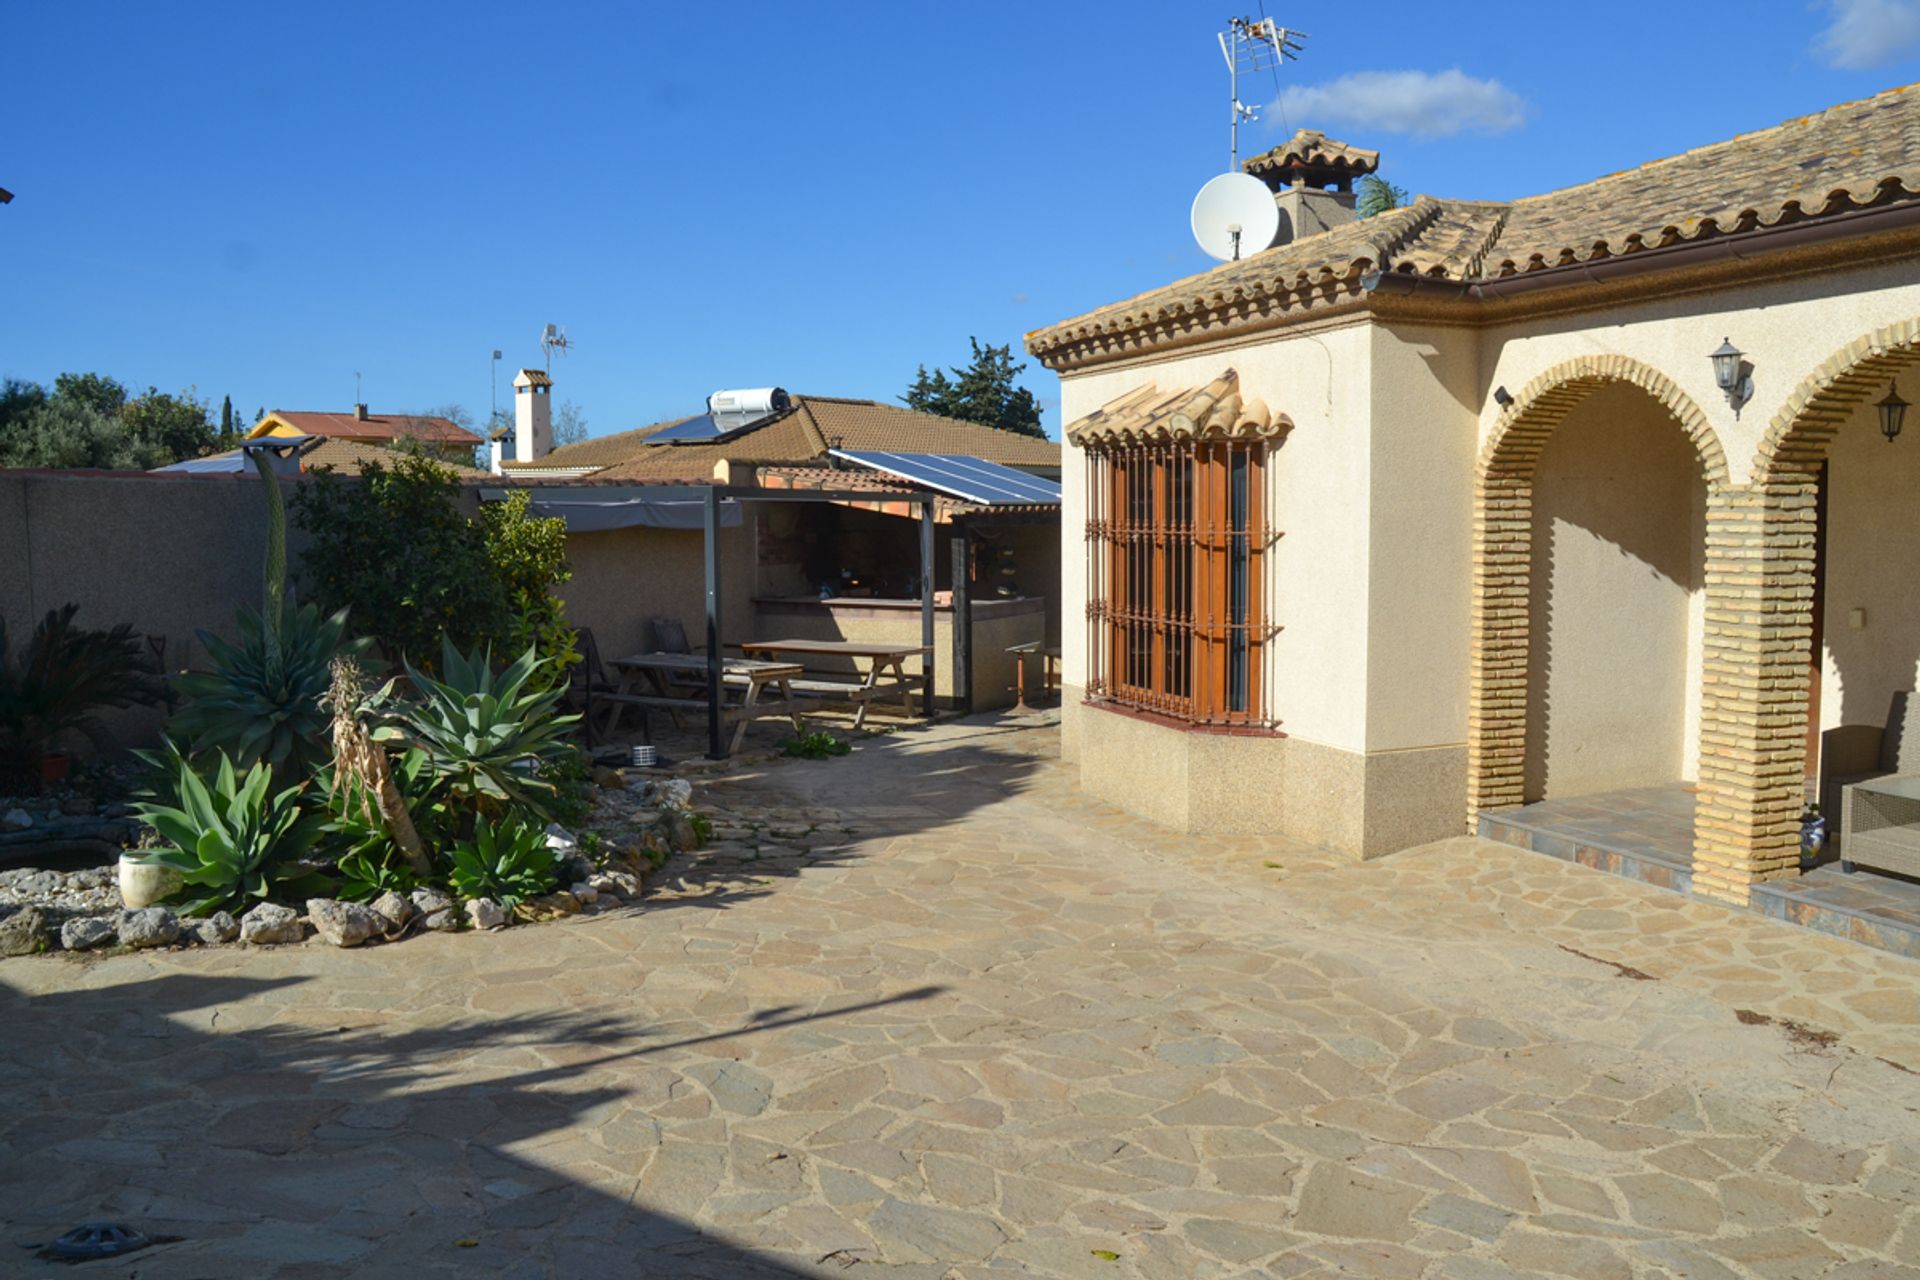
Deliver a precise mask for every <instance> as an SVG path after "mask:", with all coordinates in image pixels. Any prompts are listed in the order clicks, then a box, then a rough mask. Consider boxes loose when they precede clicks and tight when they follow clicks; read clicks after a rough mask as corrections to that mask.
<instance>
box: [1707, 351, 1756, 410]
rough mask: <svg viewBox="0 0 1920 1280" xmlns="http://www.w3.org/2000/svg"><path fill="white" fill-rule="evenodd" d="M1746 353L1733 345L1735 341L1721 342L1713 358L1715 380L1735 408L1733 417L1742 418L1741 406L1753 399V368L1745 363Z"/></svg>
mask: <svg viewBox="0 0 1920 1280" xmlns="http://www.w3.org/2000/svg"><path fill="white" fill-rule="evenodd" d="M1745 356H1746V353H1745V352H1744V351H1742V350H1740V348H1738V347H1736V346H1734V345H1733V339H1731V338H1725V339H1722V340H1721V343H1720V349H1719V350H1718V351H1715V352H1714V353H1713V355H1712V357H1711V359H1712V360H1713V380H1714V382H1715V383H1716V384H1717V385H1718V386H1719V388H1720V389H1721V390H1722V391H1724V392H1726V393H1727V403H1728V404H1730V405H1732V406H1733V416H1734V417H1736V418H1737V417H1739V416H1740V406H1741V405H1743V404H1745V403H1746V402H1747V401H1749V400H1751V399H1753V367H1752V366H1751V365H1749V364H1746V363H1745Z"/></svg>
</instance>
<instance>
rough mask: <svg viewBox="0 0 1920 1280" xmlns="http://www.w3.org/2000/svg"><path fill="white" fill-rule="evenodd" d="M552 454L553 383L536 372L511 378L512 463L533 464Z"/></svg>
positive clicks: (525, 372)
mask: <svg viewBox="0 0 1920 1280" xmlns="http://www.w3.org/2000/svg"><path fill="white" fill-rule="evenodd" d="M552 452H553V379H552V378H551V377H550V376H548V375H547V374H545V373H543V372H541V371H540V370H538V369H522V370H521V371H520V372H519V373H517V374H515V375H514V378H513V460H514V461H515V462H534V461H537V460H538V459H540V458H544V457H546V456H547V455H548V454H549V453H552Z"/></svg>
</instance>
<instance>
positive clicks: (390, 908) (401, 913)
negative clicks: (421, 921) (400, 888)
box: [369, 889, 413, 932]
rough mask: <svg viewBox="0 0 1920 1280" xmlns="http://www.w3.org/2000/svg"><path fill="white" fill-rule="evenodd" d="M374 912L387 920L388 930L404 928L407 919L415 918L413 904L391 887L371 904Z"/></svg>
mask: <svg viewBox="0 0 1920 1280" xmlns="http://www.w3.org/2000/svg"><path fill="white" fill-rule="evenodd" d="M369 905H371V906H372V908H373V911H374V914H375V915H377V916H379V917H380V918H381V919H383V920H385V921H386V922H387V928H386V930H382V932H386V931H387V930H392V929H402V928H405V927H406V923H407V921H409V920H411V919H413V904H412V903H411V902H409V901H407V899H406V898H405V897H404V896H402V895H400V894H398V893H395V892H393V891H392V890H391V889H389V890H388V891H387V892H385V893H383V894H381V895H380V896H379V897H377V898H375V899H374V900H373V902H372V903H371V904H369Z"/></svg>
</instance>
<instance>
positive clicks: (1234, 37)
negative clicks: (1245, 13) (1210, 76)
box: [1220, 17, 1307, 173]
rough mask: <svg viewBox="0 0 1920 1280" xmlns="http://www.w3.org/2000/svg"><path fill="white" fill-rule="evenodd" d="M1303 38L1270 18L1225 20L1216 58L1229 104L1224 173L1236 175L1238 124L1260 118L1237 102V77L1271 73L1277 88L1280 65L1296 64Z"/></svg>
mask: <svg viewBox="0 0 1920 1280" xmlns="http://www.w3.org/2000/svg"><path fill="white" fill-rule="evenodd" d="M1306 38H1307V33H1306V32H1304V31H1294V30H1291V29H1290V28H1287V27H1283V26H1280V25H1279V24H1277V23H1276V22H1274V20H1273V19H1272V18H1265V17H1262V18H1230V19H1228V20H1227V29H1226V30H1225V31H1222V32H1221V33H1220V56H1221V57H1223V58H1225V59H1226V60H1227V85H1228V94H1227V96H1228V99H1229V101H1230V102H1231V103H1232V111H1231V121H1230V124H1229V132H1230V134H1231V140H1230V141H1231V145H1230V147H1229V150H1228V153H1227V172H1228V173H1238V172H1239V171H1240V123H1241V121H1243V120H1244V121H1247V122H1249V123H1251V122H1252V121H1254V120H1258V119H1259V118H1260V111H1259V108H1258V107H1250V106H1248V105H1247V104H1246V103H1244V102H1242V101H1240V77H1241V75H1242V74H1246V75H1258V74H1260V73H1261V72H1262V71H1271V72H1273V73H1274V83H1275V84H1278V83H1279V77H1280V66H1281V64H1282V63H1286V62H1297V61H1299V60H1300V51H1301V50H1302V49H1303V48H1304V47H1305V46H1304V45H1303V44H1302V43H1301V42H1302V41H1304V40H1305V39H1306Z"/></svg>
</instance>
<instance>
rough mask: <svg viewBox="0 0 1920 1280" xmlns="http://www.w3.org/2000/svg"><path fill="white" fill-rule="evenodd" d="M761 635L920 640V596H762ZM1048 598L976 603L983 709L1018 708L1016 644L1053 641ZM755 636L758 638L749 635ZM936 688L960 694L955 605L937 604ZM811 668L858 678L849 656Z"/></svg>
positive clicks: (945, 696) (941, 695)
mask: <svg viewBox="0 0 1920 1280" xmlns="http://www.w3.org/2000/svg"><path fill="white" fill-rule="evenodd" d="M753 613H754V635H756V636H767V635H780V636H792V637H793V638H795V639H805V640H857V641H870V642H873V643H878V644H900V645H918V644H919V643H920V601H919V600H918V599H917V598H915V599H895V598H880V597H869V596H833V597H830V598H828V599H826V600H821V599H819V598H817V597H814V596H755V597H754V601H753ZM1046 634H1047V601H1046V598H1045V597H1044V596H1018V597H1015V598H1013V599H1010V600H1003V599H1001V598H999V597H998V596H994V597H989V598H986V599H980V598H977V597H976V598H975V600H974V601H973V705H974V708H975V709H976V710H981V711H985V710H990V709H992V708H995V707H1003V706H1005V707H1010V706H1012V705H1013V662H1012V659H1010V658H1008V657H1007V652H1006V651H1007V649H1008V647H1009V646H1012V645H1016V644H1025V643H1027V642H1029V641H1035V640H1038V641H1041V642H1042V643H1044V642H1045V640H1046ZM741 638H742V639H750V638H752V637H741ZM933 652H934V655H935V656H934V666H933V692H934V698H935V700H936V701H938V702H950V700H951V699H952V697H953V606H952V605H951V604H936V605H935V606H934V609H933ZM807 666H808V667H809V668H811V669H813V670H815V671H829V672H834V673H836V674H841V675H849V676H850V675H853V674H854V673H855V668H854V665H853V664H852V663H851V662H847V661H843V660H842V661H836V660H834V659H831V658H820V659H818V660H817V661H809V662H808V663H807ZM919 671H920V665H919V660H918V659H917V658H915V659H909V660H908V661H907V672H908V674H910V675H911V674H917V673H918V672H919ZM1028 675H1029V684H1030V685H1032V687H1031V688H1030V689H1029V690H1028V692H1029V693H1030V694H1036V693H1038V692H1039V685H1038V683H1037V681H1038V677H1037V676H1036V675H1035V674H1034V673H1033V672H1029V673H1028Z"/></svg>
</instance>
